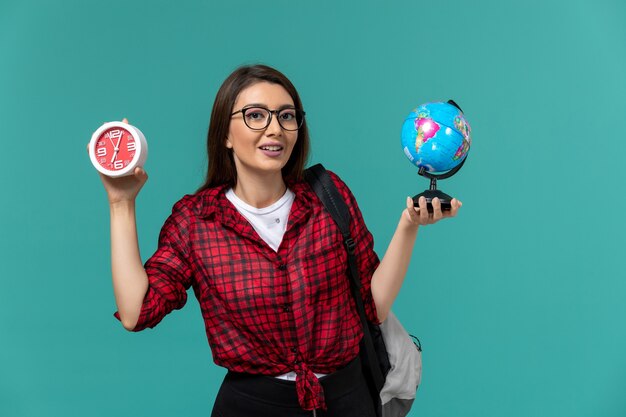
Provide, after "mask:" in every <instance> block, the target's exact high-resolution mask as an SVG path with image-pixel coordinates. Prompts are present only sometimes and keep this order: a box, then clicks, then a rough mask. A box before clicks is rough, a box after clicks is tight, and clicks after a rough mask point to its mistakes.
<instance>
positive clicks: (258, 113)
mask: <svg viewBox="0 0 626 417" xmlns="http://www.w3.org/2000/svg"><path fill="white" fill-rule="evenodd" d="M246 117H247V118H248V119H251V120H261V119H265V118H266V117H267V116H266V113H265V112H264V111H263V110H259V109H253V110H248V111H246Z"/></svg>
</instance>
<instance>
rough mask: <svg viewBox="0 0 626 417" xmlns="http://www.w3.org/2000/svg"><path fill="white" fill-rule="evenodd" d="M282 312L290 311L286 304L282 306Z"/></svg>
mask: <svg viewBox="0 0 626 417" xmlns="http://www.w3.org/2000/svg"><path fill="white" fill-rule="evenodd" d="M283 311H284V312H288V311H291V307H289V306H288V305H287V304H283Z"/></svg>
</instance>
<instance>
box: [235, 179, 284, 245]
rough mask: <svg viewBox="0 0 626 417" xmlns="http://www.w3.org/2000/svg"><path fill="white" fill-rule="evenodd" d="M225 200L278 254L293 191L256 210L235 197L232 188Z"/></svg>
mask: <svg viewBox="0 0 626 417" xmlns="http://www.w3.org/2000/svg"><path fill="white" fill-rule="evenodd" d="M226 198H228V200H229V201H230V202H231V203H233V205H234V206H235V208H236V209H237V211H239V213H241V215H242V216H243V217H245V218H246V219H247V220H248V221H249V222H250V224H251V225H252V227H253V228H254V230H256V232H257V233H258V234H259V236H260V237H261V239H263V240H264V241H265V243H267V244H268V245H269V247H270V248H272V249H274V252H278V247H279V246H280V242H282V241H283V236H284V235H285V230H286V229H287V220H288V219H289V212H290V211H291V205H292V204H293V200H294V198H295V194H294V193H293V191H291V190H290V189H287V191H286V192H285V194H284V195H283V196H282V197H281V198H280V199H279V200H278V201H277V202H275V203H274V204H272V205H270V206H267V207H262V208H256V207H253V206H251V205H250V204H247V203H246V202H244V201H243V200H242V199H240V198H239V197H237V195H236V194H235V192H234V191H233V189H232V188H231V189H229V190H228V191H226Z"/></svg>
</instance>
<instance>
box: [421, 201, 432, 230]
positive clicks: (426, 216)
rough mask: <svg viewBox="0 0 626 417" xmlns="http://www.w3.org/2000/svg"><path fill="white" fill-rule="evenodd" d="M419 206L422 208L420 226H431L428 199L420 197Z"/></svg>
mask: <svg viewBox="0 0 626 417" xmlns="http://www.w3.org/2000/svg"><path fill="white" fill-rule="evenodd" d="M418 204H419V206H420V210H419V215H420V224H429V223H431V222H430V221H429V213H428V203H426V197H424V196H422V197H420V199H419V201H418Z"/></svg>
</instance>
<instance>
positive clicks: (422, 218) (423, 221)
mask: <svg viewBox="0 0 626 417" xmlns="http://www.w3.org/2000/svg"><path fill="white" fill-rule="evenodd" d="M418 203H419V207H415V206H414V204H413V199H412V198H411V197H407V198H406V209H405V210H404V213H403V217H404V218H406V220H408V221H409V222H410V223H411V224H412V225H415V226H420V225H427V224H433V223H437V222H438V221H439V220H441V219H445V218H446V217H454V216H456V214H457V213H458V211H459V209H460V208H461V206H462V205H463V203H461V202H460V201H459V200H457V199H456V198H453V199H452V201H450V205H451V206H452V208H451V209H450V210H445V211H444V210H441V201H439V199H438V198H436V197H435V198H434V199H433V201H432V206H433V212H432V213H429V212H428V209H427V204H426V198H424V197H420V199H419V202H418Z"/></svg>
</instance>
